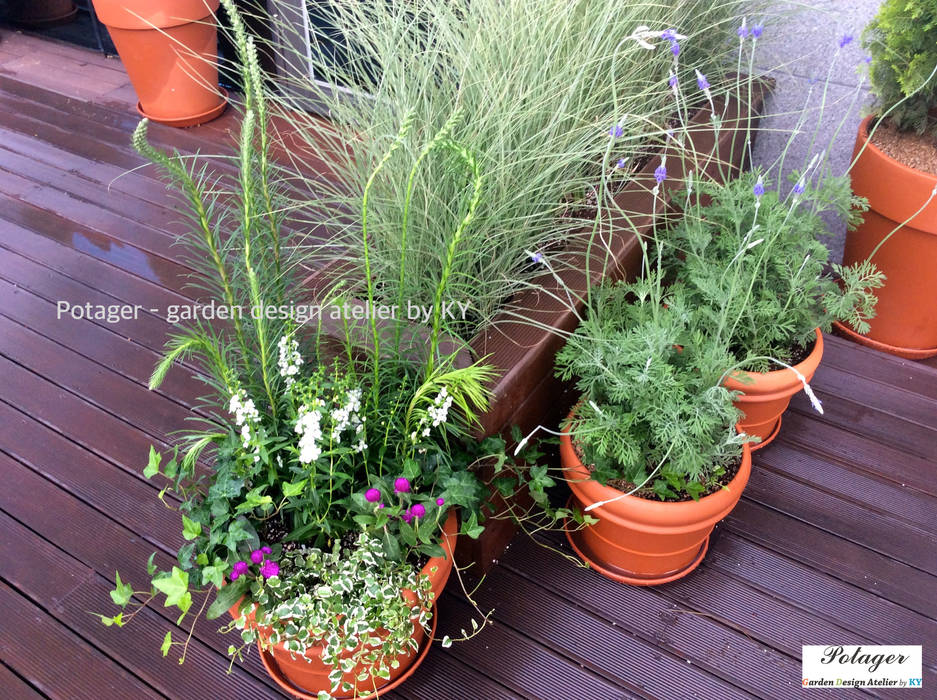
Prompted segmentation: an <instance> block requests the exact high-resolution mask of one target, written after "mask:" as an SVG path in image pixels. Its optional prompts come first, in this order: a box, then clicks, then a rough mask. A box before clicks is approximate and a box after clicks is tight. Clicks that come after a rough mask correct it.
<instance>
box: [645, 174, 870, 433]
mask: <svg viewBox="0 0 937 700" xmlns="http://www.w3.org/2000/svg"><path fill="white" fill-rule="evenodd" d="M817 160H818V159H814V161H813V162H811V163H810V164H808V166H807V167H806V168H805V169H803V170H802V171H800V172H797V173H795V176H794V177H795V183H794V186H793V188H792V189H791V190H790V191H789V192H788V193H787V194H786V195H782V194H781V193H779V192H778V191H776V190H775V189H774V187H773V186H772V183H771V182H770V181H769V180H768V179H767V177H766V176H765V175H763V174H762V173H760V172H751V173H743V174H741V175H739V176H738V177H737V178H735V179H732V180H730V181H728V182H727V183H725V184H720V183H716V182H711V181H704V182H699V183H696V184H695V185H694V187H695V192H694V193H693V195H692V196H691V195H690V194H689V193H688V194H687V195H686V197H685V210H684V214H685V215H684V216H683V217H681V219H680V220H679V221H677V222H676V223H675V224H674V225H673V226H672V227H671V228H670V229H669V230H668V231H667V232H666V234H664V235H663V236H662V237H661V238H662V240H663V241H664V243H662V245H663V247H664V250H663V252H662V254H663V255H664V257H665V259H666V261H667V262H666V266H667V269H668V275H669V278H670V279H672V280H675V281H676V282H677V283H679V284H680V285H682V286H683V288H684V289H685V291H686V294H687V299H688V300H689V302H690V303H691V304H692V305H693V307H694V308H695V309H696V313H698V314H699V315H700V316H701V317H702V318H704V319H705V320H704V322H703V326H704V327H705V328H706V329H707V331H706V332H707V333H709V334H711V335H712V336H713V337H714V340H715V342H717V343H721V344H725V345H726V346H727V347H728V348H729V350H730V352H731V353H732V355H733V361H732V362H731V363H730V364H729V365H727V366H726V368H725V376H724V377H723V384H724V385H725V386H726V387H727V388H729V389H731V390H732V391H734V392H738V398H737V399H736V406H737V407H738V408H739V410H741V411H742V413H743V416H742V418H741V420H740V421H739V426H740V429H741V430H742V431H744V432H745V433H747V434H749V435H752V436H755V437H758V438H760V440H761V441H760V442H759V443H758V444H756V445H754V446H753V447H752V449H753V450H754V449H760V448H761V447H764V446H765V445H767V444H769V443H770V442H771V441H772V440H774V439H775V437H776V436H777V434H778V432H779V430H780V427H781V415H782V414H783V413H784V411H785V410H786V409H787V407H788V404H789V403H790V401H791V398H792V396H793V395H794V394H796V393H797V392H799V391H801V390H805V391H806V392H807V394H808V397H809V398H810V400H811V403H812V404H813V405H814V407H815V408H816V409H817V410H818V411H820V412H822V406H821V404H820V402H819V400H818V399H817V398H816V396H815V395H814V393H813V391H812V389H811V388H810V385H809V382H810V381H811V379H812V378H813V375H814V372H816V370H817V367H818V366H819V364H820V359H821V357H822V355H823V335H822V333H821V330H823V331H827V332H828V331H829V330H830V327H831V325H832V323H833V322H834V321H840V320H844V319H845V320H848V321H849V323H851V324H855V325H856V326H857V327H860V328H865V327H867V320H868V318H870V317H871V316H872V315H874V308H875V296H874V294H873V290H874V289H876V288H877V287H879V286H881V284H882V275H881V273H879V272H878V271H876V270H875V268H874V266H873V265H871V264H870V263H868V262H862V263H859V264H855V265H852V266H841V265H832V266H831V270H832V272H833V273H834V274H835V276H834V274H831V273H830V272H828V271H827V270H826V267H825V266H826V264H827V260H828V257H829V253H828V250H827V248H826V246H824V245H823V244H822V243H821V242H820V241H819V240H818V234H820V233H822V232H823V231H824V230H825V227H824V223H823V221H822V219H821V218H820V213H821V212H823V211H825V210H832V211H835V212H837V213H839V214H841V215H843V216H846V217H853V214H851V213H850V212H855V211H856V210H855V209H851V207H861V205H862V203H861V201H859V200H857V199H855V198H854V197H853V196H852V194H851V192H850V189H849V181H848V179H846V178H842V177H841V178H832V177H827V178H822V179H820V180H819V181H818V182H815V180H817V179H818V178H816V173H817V170H818V163H817ZM703 202H706V203H705V204H703ZM851 220H852V221H853V222H854V218H851Z"/></svg>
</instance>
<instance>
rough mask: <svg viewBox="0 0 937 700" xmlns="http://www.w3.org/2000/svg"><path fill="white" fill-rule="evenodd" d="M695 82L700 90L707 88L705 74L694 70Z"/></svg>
mask: <svg viewBox="0 0 937 700" xmlns="http://www.w3.org/2000/svg"><path fill="white" fill-rule="evenodd" d="M696 84H697V85H699V89H700V90H708V89H709V87H710V85H709V81H708V80H707V79H706V76H705V75H703V74H702V73H700V72H699V71H696Z"/></svg>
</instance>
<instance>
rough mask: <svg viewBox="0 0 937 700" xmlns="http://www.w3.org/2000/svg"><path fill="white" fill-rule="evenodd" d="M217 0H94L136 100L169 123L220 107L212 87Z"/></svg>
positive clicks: (185, 122)
mask: <svg viewBox="0 0 937 700" xmlns="http://www.w3.org/2000/svg"><path fill="white" fill-rule="evenodd" d="M219 4H220V3H219V0H151V1H149V2H148V1H147V0H94V9H95V11H96V12H97V14H98V19H100V20H101V22H102V23H103V24H105V25H106V26H107V29H108V31H109V32H110V34H111V39H113V40H114V46H115V47H116V48H117V52H118V53H119V54H120V58H121V60H122V61H123V63H124V68H126V69H127V75H129V76H130V82H132V83H133V88H134V90H136V92H137V97H138V98H139V99H140V102H139V103H138V105H137V109H138V110H139V111H140V113H141V114H142V115H143V116H145V117H148V118H150V119H152V120H153V121H157V122H162V123H164V124H169V125H171V126H180V127H181V126H194V125H196V124H202V123H204V122H207V121H210V120H212V119H214V118H215V117H217V116H218V115H219V114H221V113H222V112H223V111H224V108H225V96H224V92H223V91H222V90H221V88H219V87H218V29H217V21H216V19H215V11H216V10H217V9H218V5H219Z"/></svg>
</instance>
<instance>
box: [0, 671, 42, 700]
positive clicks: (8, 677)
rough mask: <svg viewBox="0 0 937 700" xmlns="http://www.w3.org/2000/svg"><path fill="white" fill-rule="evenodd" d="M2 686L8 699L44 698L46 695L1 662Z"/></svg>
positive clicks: (33, 699) (32, 699) (0, 685)
mask: <svg viewBox="0 0 937 700" xmlns="http://www.w3.org/2000/svg"><path fill="white" fill-rule="evenodd" d="M0 688H3V694H4V696H5V697H6V698H8V700H42V698H45V697H46V696H45V695H43V694H42V693H40V692H39V691H38V690H36V689H35V688H33V687H32V686H31V685H30V684H29V683H27V682H26V681H24V680H23V679H22V678H20V677H19V676H17V675H16V674H15V673H13V671H11V670H10V669H9V668H7V667H6V666H4V665H3V663H0Z"/></svg>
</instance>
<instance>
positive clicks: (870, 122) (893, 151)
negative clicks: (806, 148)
mask: <svg viewBox="0 0 937 700" xmlns="http://www.w3.org/2000/svg"><path fill="white" fill-rule="evenodd" d="M863 43H864V44H865V47H866V49H867V50H868V52H869V54H870V56H871V61H870V63H869V79H870V81H871V84H872V92H873V94H874V95H875V98H876V101H877V104H876V107H875V114H874V115H873V116H869V117H867V118H866V119H864V120H863V121H862V123H861V124H860V125H859V134H858V137H857V139H856V148H855V153H854V163H853V167H852V180H853V187H854V189H855V191H856V194H859V195H861V196H863V197H865V198H866V199H868V201H869V210H868V211H867V212H865V213H864V215H863V218H862V223H861V224H860V225H859V226H858V227H857V228H856V229H855V230H854V231H851V232H850V233H849V234H848V236H847V237H846V247H845V251H844V254H843V262H844V263H845V264H851V263H855V262H858V261H863V260H871V261H872V262H873V263H875V264H876V265H877V266H878V267H879V269H881V270H882V271H883V272H884V273H885V275H886V277H887V282H886V283H885V286H884V287H882V288H881V289H879V290H878V291H877V292H876V295H877V297H878V307H877V308H878V312H877V314H876V316H875V318H874V319H872V320H871V321H870V322H869V325H868V327H867V328H859V327H856V326H855V325H852V324H850V323H848V322H843V323H840V324H837V329H838V330H839V331H840V332H841V333H842V334H844V335H845V336H847V337H849V338H851V339H852V340H855V341H856V342H859V343H862V344H863V345H867V346H870V347H874V348H876V349H878V350H883V351H884V352H889V353H892V354H894V355H898V356H900V357H906V358H909V359H922V358H925V357H933V356H934V355H937V75H935V73H937V7H935V5H934V3H932V2H930V0H886V2H884V3H883V4H882V6H881V8H880V9H879V12H878V15H877V16H876V17H875V19H873V20H872V22H871V24H870V25H869V26H868V27H867V28H866V31H865V34H864V35H863Z"/></svg>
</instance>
